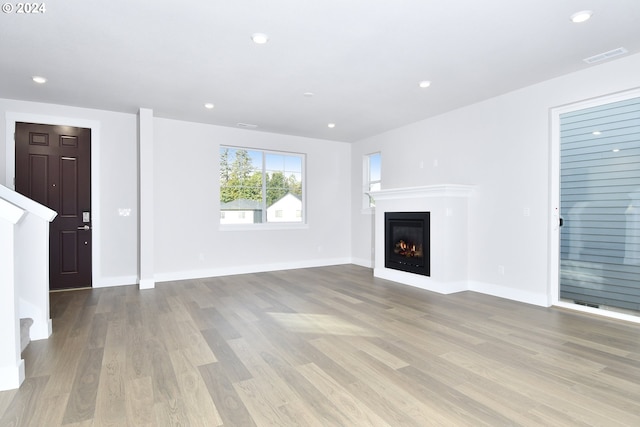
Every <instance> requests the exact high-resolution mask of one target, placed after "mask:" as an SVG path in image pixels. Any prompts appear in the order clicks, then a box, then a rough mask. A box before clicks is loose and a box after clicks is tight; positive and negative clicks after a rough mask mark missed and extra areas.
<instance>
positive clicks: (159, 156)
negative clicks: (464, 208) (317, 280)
mask: <svg viewBox="0 0 640 427" xmlns="http://www.w3.org/2000/svg"><path fill="white" fill-rule="evenodd" d="M154 123H155V126H154V131H153V133H154V139H155V146H154V174H155V180H154V181H155V193H154V198H155V206H156V210H155V218H154V220H155V230H156V233H155V246H156V257H155V265H156V279H157V280H158V281H162V280H173V279H181V278H189V277H206V276H216V275H223V274H233V273H241V272H250V271H266V270H274V269H280V268H295V267H304V266H314V265H330V264H336V263H347V262H349V260H350V256H351V238H350V234H351V233H350V221H349V218H350V210H349V200H350V194H351V192H350V172H349V169H350V160H349V155H350V146H349V144H346V143H340V142H332V141H325V140H318V139H310V138H301V137H293V136H286V135H278V134H272V133H264V132H257V131H251V130H243V129H234V128H226V127H219V126H213V125H206V124H199V123H188V122H181V121H175V120H167V119H161V118H156V119H155V122H154ZM221 144H224V145H234V146H240V147H249V148H256V149H268V150H280V151H291V152H297V153H305V154H306V155H307V157H306V183H305V184H304V185H305V191H306V192H307V195H308V199H307V214H306V215H307V220H308V225H307V226H301V225H296V226H293V227H292V228H288V229H287V228H285V229H282V228H280V229H267V230H260V231H256V230H255V229H253V230H237V229H236V230H233V229H232V230H221V228H220V224H219V222H220V214H219V187H218V182H219V147H220V145H221Z"/></svg>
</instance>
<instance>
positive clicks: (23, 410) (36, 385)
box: [0, 377, 49, 426]
mask: <svg viewBox="0 0 640 427" xmlns="http://www.w3.org/2000/svg"><path fill="white" fill-rule="evenodd" d="M48 381H49V378H48V377H33V378H27V379H25V380H24V382H23V383H22V386H20V390H18V391H17V392H15V393H13V392H5V393H11V394H13V399H11V403H10V404H9V405H8V406H7V408H6V411H4V413H3V414H2V417H0V425H1V426H20V425H28V424H29V423H30V422H31V416H32V414H33V413H34V412H35V411H36V410H37V409H39V407H40V405H39V403H40V401H41V399H42V395H43V391H44V388H45V386H46V384H47V382H48Z"/></svg>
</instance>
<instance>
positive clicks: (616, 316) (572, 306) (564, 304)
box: [553, 301, 640, 323]
mask: <svg viewBox="0 0 640 427" xmlns="http://www.w3.org/2000/svg"><path fill="white" fill-rule="evenodd" d="M553 306H554V307H559V308H566V309H569V310H574V311H580V312H583V313H589V314H595V315H598V316H603V317H608V318H610V319H617V320H625V321H627V322H633V323H640V316H633V315H631V314H625V313H619V312H617V311H609V310H602V309H599V308H594V307H586V306H583V305H578V304H572V303H568V302H564V301H558V302H556V303H555V304H553Z"/></svg>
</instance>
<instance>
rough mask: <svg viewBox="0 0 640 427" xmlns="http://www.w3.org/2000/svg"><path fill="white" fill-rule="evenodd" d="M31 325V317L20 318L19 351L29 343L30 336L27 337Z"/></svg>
mask: <svg viewBox="0 0 640 427" xmlns="http://www.w3.org/2000/svg"><path fill="white" fill-rule="evenodd" d="M31 325H33V319H30V318H26V319H20V352H23V351H24V349H25V348H27V346H28V345H29V342H31V338H30V337H29V329H30V328H31Z"/></svg>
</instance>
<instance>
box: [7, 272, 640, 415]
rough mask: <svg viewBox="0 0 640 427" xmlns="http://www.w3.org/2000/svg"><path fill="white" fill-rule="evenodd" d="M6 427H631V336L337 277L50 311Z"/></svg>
mask: <svg viewBox="0 0 640 427" xmlns="http://www.w3.org/2000/svg"><path fill="white" fill-rule="evenodd" d="M51 315H52V318H53V335H52V336H51V337H50V339H48V340H42V341H36V342H32V343H31V344H30V345H29V347H27V349H26V350H25V352H24V353H23V357H24V359H25V363H26V372H27V378H26V380H25V382H24V384H23V385H22V387H21V388H20V389H19V390H15V391H7V392H2V393H0V426H3V427H4V426H27V425H29V426H47V427H48V426H60V425H64V426H103V425H104V426H127V425H129V426H165V425H172V426H178V425H180V426H188V425H194V426H226V427H230V426H241V427H247V426H254V425H256V426H296V425H297V426H376V427H377V426H430V425H434V426H456V425H461V426H462V425H469V426H480V425H488V426H512V425H523V426H570V425H579V426H583V425H598V426H607V427H609V426H639V425H640V327H639V326H638V325H635V324H629V323H625V322H622V321H615V320H606V319H603V318H600V317H592V316H589V315H585V314H579V313H574V312H569V311H563V310H560V309H554V308H549V309H546V308H540V307H535V306H530V305H526V304H520V303H516V302H512V301H507V300H503V299H499V298H494V297H490V296H486V295H481V294H476V293H472V292H462V293H459V294H454V295H448V296H444V295H437V294H434V293H430V292H427V291H423V290H419V289H415V288H411V287H407V286H403V285H398V284H394V283H392V282H388V281H384V280H379V279H374V278H373V277H372V272H371V270H369V269H365V268H361V267H357V266H352V265H345V266H335V267H323V268H312V269H301V270H291V271H282V272H271V273H259V274H248V275H240V276H231V277H221V278H211V279H202V280H188V281H182V282H172V283H160V284H158V285H157V287H156V289H153V290H145V291H140V290H138V289H137V287H135V286H127V287H117V288H106V289H95V290H82V291H73V292H63V293H54V294H51Z"/></svg>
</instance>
